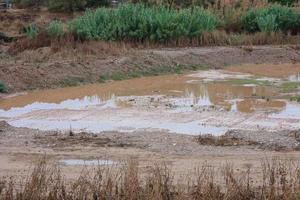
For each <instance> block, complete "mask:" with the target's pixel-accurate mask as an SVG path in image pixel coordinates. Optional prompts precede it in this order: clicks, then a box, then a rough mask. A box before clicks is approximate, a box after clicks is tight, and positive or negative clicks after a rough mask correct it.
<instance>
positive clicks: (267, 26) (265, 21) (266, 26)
mask: <svg viewBox="0 0 300 200" xmlns="http://www.w3.org/2000/svg"><path fill="white" fill-rule="evenodd" d="M257 24H258V27H259V29H260V30H261V31H262V32H266V33H271V32H276V31H277V28H278V27H277V23H276V16H275V15H266V16H265V17H258V18H257Z"/></svg>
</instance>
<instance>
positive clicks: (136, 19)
mask: <svg viewBox="0 0 300 200" xmlns="http://www.w3.org/2000/svg"><path fill="white" fill-rule="evenodd" d="M217 25H218V19H217V17H216V16H215V15H213V14H212V13H210V12H209V11H206V10H204V9H202V8H193V9H181V10H179V11H177V10H174V9H168V8H167V7H165V6H159V7H145V6H143V5H140V4H137V5H133V4H127V5H122V6H120V7H118V8H116V9H107V8H99V9H97V10H95V11H87V12H86V13H85V15H83V16H81V17H78V18H76V19H74V20H73V21H72V22H71V23H70V24H69V30H70V31H71V32H72V33H74V34H75V35H77V36H78V37H79V38H81V39H102V40H131V41H145V40H149V41H155V42H167V41H169V40H173V39H178V38H181V37H188V38H194V37H198V36H200V35H201V34H202V33H203V32H206V31H213V30H214V29H216V27H217Z"/></svg>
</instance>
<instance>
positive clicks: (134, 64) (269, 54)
mask: <svg viewBox="0 0 300 200" xmlns="http://www.w3.org/2000/svg"><path fill="white" fill-rule="evenodd" d="M103 45H104V47H103ZM114 48H115V49H116V47H114ZM6 49H7V48H5V47H3V46H2V47H0V55H1V60H0V80H2V81H3V82H4V83H6V84H7V85H8V87H9V88H10V91H12V92H13V91H14V92H16V91H24V90H30V89H37V88H55V87H59V86H68V85H77V84H82V83H94V82H99V81H102V78H101V77H105V76H108V75H109V76H114V75H115V73H117V75H120V74H128V73H131V72H135V71H141V70H143V71H145V70H147V69H150V68H164V67H170V68H172V67H173V68H175V67H178V66H197V67H199V66H203V67H207V68H223V67H225V66H228V65H238V64H258V63H294V62H299V60H300V53H299V47H298V46H254V47H203V48H178V49H153V50H124V51H120V50H115V51H113V50H112V48H110V47H107V45H105V44H102V43H93V44H88V45H85V46H84V45H83V46H81V47H80V48H79V47H78V49H72V48H67V49H65V50H60V51H58V52H53V51H52V50H51V48H48V47H45V48H40V49H38V50H33V51H29V50H27V51H25V52H22V53H20V54H19V55H17V56H9V55H7V54H6ZM79 49H80V50H79ZM120 49H122V48H120ZM183 69H184V67H183ZM117 78H118V77H117Z"/></svg>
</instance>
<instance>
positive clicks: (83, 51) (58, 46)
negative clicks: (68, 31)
mask: <svg viewBox="0 0 300 200" xmlns="http://www.w3.org/2000/svg"><path fill="white" fill-rule="evenodd" d="M279 44H280V45H281V44H300V35H285V34H283V33H270V34H267V33H255V34H232V33H227V32H226V31H221V30H218V31H214V32H207V33H203V34H202V35H201V36H200V37H199V38H194V39H187V38H181V39H178V40H174V41H169V42H166V43H163V44H161V43H153V42H149V41H148V42H147V41H144V42H143V43H140V42H131V41H123V42H108V41H78V40H76V39H75V38H74V37H73V36H72V35H66V36H65V37H63V38H60V39H56V40H50V39H49V37H46V36H45V35H43V34H40V35H38V36H37V37H36V38H34V39H29V38H23V39H21V40H19V41H17V42H16V43H14V44H12V45H11V46H10V47H9V49H8V53H10V54H11V55H17V54H19V53H22V52H24V51H26V50H31V51H35V50H37V49H39V48H41V47H50V48H51V52H52V54H53V53H57V52H59V53H60V55H59V56H62V57H70V56H73V57H74V59H75V58H76V59H78V58H80V56H97V57H99V56H100V57H101V55H102V56H103V57H106V56H108V55H112V56H118V55H122V54H124V53H128V52H130V51H131V50H135V49H149V48H165V47H170V48H171V47H200V46H239V45H250V46H251V45H279ZM33 53H34V52H33ZM29 57H31V56H29ZM29 57H28V58H29ZM33 57H36V56H33ZM36 59H37V58H36ZM43 59H44V58H43Z"/></svg>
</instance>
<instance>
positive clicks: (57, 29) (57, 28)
mask: <svg viewBox="0 0 300 200" xmlns="http://www.w3.org/2000/svg"><path fill="white" fill-rule="evenodd" d="M46 32H47V34H48V35H49V36H50V37H52V38H59V37H61V36H63V35H64V29H63V23H62V22H61V21H57V20H55V21H52V22H50V24H49V25H48V27H47V29H46Z"/></svg>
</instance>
